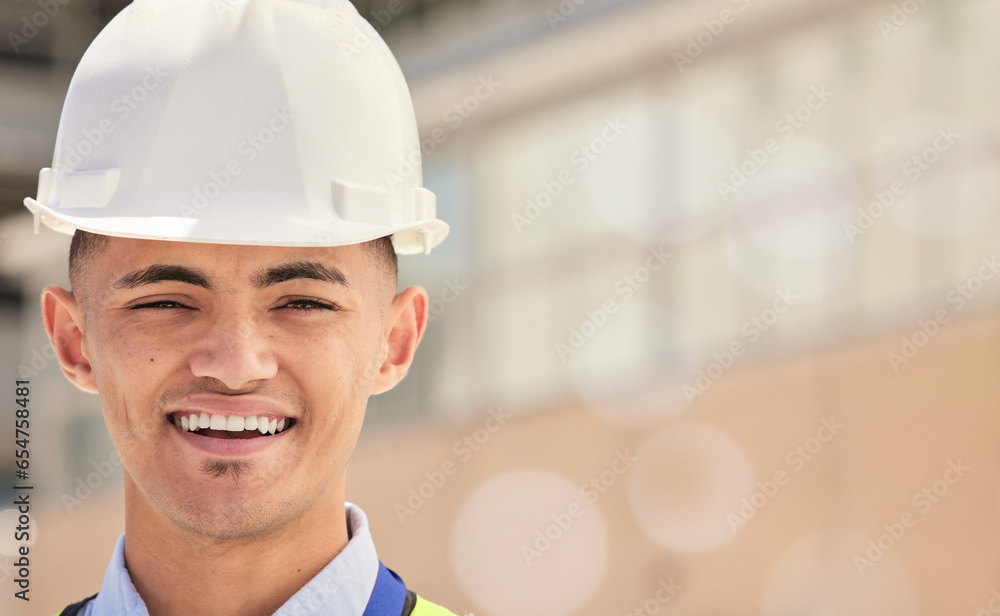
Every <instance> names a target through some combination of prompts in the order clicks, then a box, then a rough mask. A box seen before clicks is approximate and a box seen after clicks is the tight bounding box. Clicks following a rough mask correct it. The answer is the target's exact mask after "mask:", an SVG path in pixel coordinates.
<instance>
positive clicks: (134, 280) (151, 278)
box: [112, 264, 212, 289]
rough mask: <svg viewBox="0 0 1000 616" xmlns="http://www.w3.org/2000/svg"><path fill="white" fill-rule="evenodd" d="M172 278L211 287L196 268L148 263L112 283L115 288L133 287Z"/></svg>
mask: <svg viewBox="0 0 1000 616" xmlns="http://www.w3.org/2000/svg"><path fill="white" fill-rule="evenodd" d="M167 280H173V281H176V282H186V283H187V284H193V285H195V286H198V287H204V288H206V289H211V288H212V285H211V284H210V283H209V282H208V277H207V276H206V275H205V274H204V273H203V272H202V271H201V270H198V269H193V268H190V267H183V266H181V265H162V264H157V265H150V266H149V267H146V268H144V269H139V270H135V271H131V272H129V273H127V274H125V275H124V276H122V277H121V278H119V279H118V280H117V281H116V282H115V283H114V284H113V285H112V288H115V289H134V288H136V287H140V286H142V285H147V284H155V283H157V282H164V281H167Z"/></svg>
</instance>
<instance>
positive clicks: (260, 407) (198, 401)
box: [167, 394, 294, 418]
mask: <svg viewBox="0 0 1000 616" xmlns="http://www.w3.org/2000/svg"><path fill="white" fill-rule="evenodd" d="M195 411H197V412H199V413H208V414H209V415H233V416H237V417H249V416H251V415H270V416H275V417H287V418H293V417H294V416H293V415H290V414H289V413H288V411H287V410H285V409H284V408H283V407H282V406H281V405H280V404H277V403H276V402H274V401H272V400H268V399H267V398H261V397H255V396H247V395H240V396H222V395H218V394H197V395H194V396H188V397H186V398H184V399H183V400H181V401H180V402H178V403H177V404H175V405H173V406H172V407H171V408H169V409H168V411H167V414H172V413H183V412H195Z"/></svg>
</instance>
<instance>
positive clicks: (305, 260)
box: [88, 237, 377, 291]
mask: <svg viewBox="0 0 1000 616" xmlns="http://www.w3.org/2000/svg"><path fill="white" fill-rule="evenodd" d="M108 239H109V241H108V243H107V244H106V245H105V247H104V248H103V249H102V250H101V251H100V254H98V255H95V258H94V259H93V260H92V261H91V263H90V265H89V268H88V269H90V270H92V271H91V272H90V274H89V276H88V277H89V278H90V280H91V281H92V282H93V283H94V284H95V287H96V288H97V289H104V290H107V291H114V290H116V289H117V288H120V287H121V281H122V280H123V278H124V279H128V277H129V276H130V275H135V274H136V273H137V272H138V271H140V270H144V269H146V268H149V267H152V266H167V267H179V268H185V269H189V270H194V271H197V272H198V273H199V274H200V275H201V276H203V277H204V278H206V279H207V280H208V281H209V282H211V283H213V285H218V284H226V285H250V284H257V286H261V285H260V282H261V280H262V279H261V277H262V276H265V275H266V274H267V273H268V272H272V273H273V272H274V271H275V270H276V269H278V268H281V267H282V266H287V265H289V264H315V265H316V266H318V269H317V271H323V272H324V275H325V276H326V277H329V275H330V273H331V272H334V274H333V276H334V277H335V273H336V272H339V273H341V274H342V275H343V278H344V280H343V281H342V282H346V283H347V284H346V285H345V286H348V287H352V288H358V289H359V290H363V289H364V287H365V286H374V285H375V284H376V282H377V281H376V280H375V279H374V276H375V272H374V270H373V268H372V264H371V259H370V258H368V257H367V255H365V251H364V249H363V247H362V246H361V245H358V244H355V245H349V246H330V247H287V246H244V245H235V244H204V243H196V242H173V241H161V240H143V239H132V238H120V237H109V238H108ZM272 280H273V275H272Z"/></svg>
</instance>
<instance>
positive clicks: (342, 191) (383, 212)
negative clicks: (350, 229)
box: [332, 180, 393, 225]
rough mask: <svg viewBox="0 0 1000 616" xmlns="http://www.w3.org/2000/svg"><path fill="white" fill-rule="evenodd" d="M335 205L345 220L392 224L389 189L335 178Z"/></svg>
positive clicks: (333, 183)
mask: <svg viewBox="0 0 1000 616" xmlns="http://www.w3.org/2000/svg"><path fill="white" fill-rule="evenodd" d="M332 187H333V207H334V208H335V209H336V210H337V214H338V215H339V216H340V217H341V218H342V219H344V220H349V221H351V222H366V223H371V224H375V225H390V224H392V222H393V221H392V212H391V206H390V203H389V201H390V196H389V191H388V190H386V189H384V188H378V187H377V186H367V185H365V184H355V183H354V182H344V181H341V180H333V182H332Z"/></svg>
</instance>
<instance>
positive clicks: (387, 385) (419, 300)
mask: <svg viewBox="0 0 1000 616" xmlns="http://www.w3.org/2000/svg"><path fill="white" fill-rule="evenodd" d="M383 322H384V336H385V339H384V341H385V345H386V347H388V348H387V349H386V348H385V347H383V349H384V352H385V354H386V355H385V359H384V360H383V361H382V364H381V365H380V366H379V371H378V374H376V375H375V380H374V382H373V383H372V394H380V393H382V392H385V391H389V390H390V389H392V388H393V387H395V386H396V384H397V383H399V382H400V381H402V380H403V377H404V376H406V372H407V371H408V370H409V369H410V364H411V363H412V362H413V355H414V353H416V352H417V345H418V344H420V339H421V338H422V337H423V335H424V329H425V328H426V326H427V291H424V290H423V289H422V288H420V287H410V288H408V289H406V290H405V291H403V292H402V293H399V294H398V295H396V296H395V297H394V298H393V299H392V301H391V302H390V303H389V305H388V306H386V309H385V316H384V321H383Z"/></svg>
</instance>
